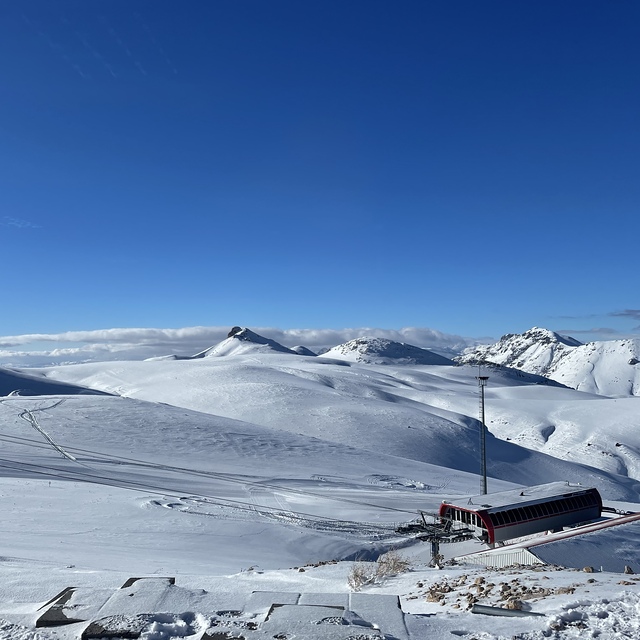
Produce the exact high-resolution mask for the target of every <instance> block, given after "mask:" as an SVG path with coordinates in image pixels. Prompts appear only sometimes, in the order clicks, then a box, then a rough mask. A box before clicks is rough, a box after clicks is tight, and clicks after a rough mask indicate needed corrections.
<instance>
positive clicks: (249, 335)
mask: <svg viewBox="0 0 640 640" xmlns="http://www.w3.org/2000/svg"><path fill="white" fill-rule="evenodd" d="M249 352H254V353H255V352H258V353H273V352H275V353H292V354H294V355H297V353H296V352H295V351H293V350H292V349H288V348H287V347H285V346H283V345H281V344H280V343H279V342H276V341H275V340H271V338H265V337H264V336H261V335H260V334H258V333H255V332H254V331H251V329H248V328H247V327H233V328H232V329H231V331H229V333H228V334H227V337H226V338H225V339H224V340H223V341H222V342H219V343H218V344H217V345H214V346H213V347H209V348H208V349H205V350H204V351H201V352H200V353H197V354H196V355H195V356H193V357H194V358H209V357H220V356H231V355H240V354H245V353H249Z"/></svg>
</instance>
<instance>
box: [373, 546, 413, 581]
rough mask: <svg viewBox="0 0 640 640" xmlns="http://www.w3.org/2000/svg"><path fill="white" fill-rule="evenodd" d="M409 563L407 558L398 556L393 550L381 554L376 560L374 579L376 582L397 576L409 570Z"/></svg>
mask: <svg viewBox="0 0 640 640" xmlns="http://www.w3.org/2000/svg"><path fill="white" fill-rule="evenodd" d="M410 566H411V563H410V562H409V560H407V558H405V557H404V556H402V555H401V554H399V553H398V552H397V551H396V550H395V549H391V551H387V553H383V554H382V555H381V556H380V557H379V558H378V563H377V566H376V578H377V579H378V580H384V578H389V577H391V576H397V575H398V574H399V573H404V572H405V571H407V570H408V569H409V567H410Z"/></svg>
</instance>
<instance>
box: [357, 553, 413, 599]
mask: <svg viewBox="0 0 640 640" xmlns="http://www.w3.org/2000/svg"><path fill="white" fill-rule="evenodd" d="M410 566H411V563H410V562H409V560H407V558H405V557H404V556H402V555H400V554H399V553H398V552H397V551H396V550H395V549H392V550H391V551H387V553H383V554H382V555H381V556H380V557H379V558H378V561H377V562H376V563H375V564H374V563H372V562H356V563H354V565H353V567H351V572H350V573H349V576H348V577H347V585H348V586H349V588H350V589H351V590H352V591H359V590H360V589H361V588H362V587H364V586H365V585H368V584H378V583H381V582H384V580H385V579H386V578H390V577H392V576H396V575H398V574H399V573H404V572H405V571H408V569H409V568H410Z"/></svg>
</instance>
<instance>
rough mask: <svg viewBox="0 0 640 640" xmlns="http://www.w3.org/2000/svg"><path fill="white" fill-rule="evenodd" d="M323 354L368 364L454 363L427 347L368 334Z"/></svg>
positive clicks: (325, 356) (327, 356)
mask: <svg viewBox="0 0 640 640" xmlns="http://www.w3.org/2000/svg"><path fill="white" fill-rule="evenodd" d="M322 356H323V357H324V358H335V359H337V360H347V361H349V362H364V363H368V364H438V365H452V364H454V363H453V361H452V360H449V358H445V357H444V356H440V355H438V354H437V353H433V351H428V350H427V349H422V348H420V347H415V346H413V345H411V344H405V343H404V342H395V341H393V340H387V339H385V338H372V337H367V336H364V337H362V338H356V339H355V340H349V341H348V342H345V343H344V344H340V345H338V346H336V347H333V349H329V351H325V352H324V353H323V354H322Z"/></svg>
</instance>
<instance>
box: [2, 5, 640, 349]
mask: <svg viewBox="0 0 640 640" xmlns="http://www.w3.org/2000/svg"><path fill="white" fill-rule="evenodd" d="M639 23H640V5H639V4H638V3H637V2H635V1H634V2H630V1H620V2H612V3H606V2H589V1H584V2H576V1H571V2H568V1H564V0H554V1H544V0H542V1H536V2H513V1H491V2H488V1H487V2H478V1H477V0H474V1H456V2H431V1H429V0H420V1H413V0H406V1H402V2H391V1H385V2H380V1H378V0H366V1H360V0H352V1H346V2H345V1H344V0H341V1H333V0H323V1H322V2H313V3H312V2H300V1H298V0H295V1H294V0H291V1H289V0H270V1H265V0H237V1H221V0H220V1H219V0H198V1H195V0H194V1H191V2H175V1H171V2H169V1H166V0H148V1H145V0H122V1H120V0H111V1H110V2H98V1H93V0H76V1H70V0H60V1H58V2H55V3H54V2H50V0H25V1H24V2H20V3H3V5H2V6H1V7H0V50H1V59H2V61H3V62H2V64H1V65H0V74H1V75H0V92H1V95H0V142H1V146H0V168H1V172H0V176H1V180H2V183H1V188H0V207H1V209H0V246H1V248H2V256H3V264H4V278H3V287H2V289H3V293H4V296H3V298H4V303H3V305H2V314H1V315H0V336H17V335H22V334H51V335H58V336H59V335H60V334H61V333H62V332H67V331H91V330H99V329H100V330H102V329H109V328H113V327H172V328H179V327H194V326H220V327H223V326H232V325H242V326H250V327H279V328H282V329H293V328H317V329H321V328H322V329H339V328H343V327H379V328H387V329H400V328H402V327H427V328H432V329H435V330H438V331H442V332H445V333H448V334H455V335H460V336H469V337H483V336H490V337H494V338H496V339H497V338H499V337H500V336H501V335H503V334H504V333H519V332H522V331H524V330H526V329H528V328H530V327H533V326H542V327H546V328H549V329H552V330H556V331H560V332H564V333H569V334H570V335H573V336H574V337H576V338H578V339H579V340H583V341H586V340H588V339H597V338H600V339H611V338H615V337H621V336H634V335H635V336H637V335H638V327H639V325H640V304H639V300H638V293H637V292H638V286H637V283H638V275H637V274H638V267H637V264H638V250H639V248H640V245H639V244H638V238H639V231H640V221H639V220H640V217H639V216H638V211H637V208H638V202H640V180H639V179H638V174H639V171H638V169H639V167H638V158H639V157H640V153H639V152H640V131H639V125H638V113H639V112H640V89H639V86H640V85H639V82H638V72H639V69H640V40H639V39H638V37H637V27H638V24H639Z"/></svg>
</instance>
